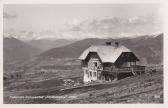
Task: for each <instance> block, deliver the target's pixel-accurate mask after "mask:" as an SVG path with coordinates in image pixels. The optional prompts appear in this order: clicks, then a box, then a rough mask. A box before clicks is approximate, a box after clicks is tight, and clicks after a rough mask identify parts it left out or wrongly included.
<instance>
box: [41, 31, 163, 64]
mask: <svg viewBox="0 0 168 108" xmlns="http://www.w3.org/2000/svg"><path fill="white" fill-rule="evenodd" d="M109 40H111V42H112V43H114V42H116V41H117V42H119V44H122V45H124V46H126V47H127V48H129V49H131V50H132V51H133V52H134V53H135V54H136V55H137V56H138V58H139V59H140V61H141V63H142V64H160V63H161V64H162V62H163V34H159V35H157V36H147V35H144V36H141V37H136V38H121V39H110V38H109V39H98V38H88V39H84V40H80V41H77V42H75V43H72V44H70V45H68V46H63V47H58V48H52V49H50V50H48V51H45V52H44V53H42V54H40V55H38V56H39V57H41V58H78V57H79V56H80V54H81V53H82V52H83V51H84V50H85V49H86V48H88V47H89V46H90V45H100V44H105V42H106V41H109Z"/></svg>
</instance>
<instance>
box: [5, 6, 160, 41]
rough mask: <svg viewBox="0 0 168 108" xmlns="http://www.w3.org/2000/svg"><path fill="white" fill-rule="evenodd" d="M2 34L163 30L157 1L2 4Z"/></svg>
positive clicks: (121, 33) (115, 35) (64, 35)
mask: <svg viewBox="0 0 168 108" xmlns="http://www.w3.org/2000/svg"><path fill="white" fill-rule="evenodd" d="M3 7H4V8H3V11H4V12H3V13H4V15H3V18H4V20H3V26H4V34H5V33H8V34H9V33H10V34H12V33H13V35H15V36H16V37H17V36H18V37H19V38H23V39H27V40H29V39H32V38H35V39H39V38H106V37H112V38H120V37H127V36H128V37H129V36H135V35H145V34H153V33H159V32H162V17H161V16H162V6H161V5H159V4H53V5H51V4H48V5H47V4H27V5H26V4H18V5H16V4H5V5H4V6H3Z"/></svg>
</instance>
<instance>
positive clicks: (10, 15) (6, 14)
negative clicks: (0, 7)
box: [3, 12, 16, 19]
mask: <svg viewBox="0 0 168 108" xmlns="http://www.w3.org/2000/svg"><path fill="white" fill-rule="evenodd" d="M3 18H5V19H14V18H16V15H15V14H9V13H6V12H4V13H3Z"/></svg>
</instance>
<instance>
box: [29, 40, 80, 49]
mask: <svg viewBox="0 0 168 108" xmlns="http://www.w3.org/2000/svg"><path fill="white" fill-rule="evenodd" d="M75 41H77V40H76V39H55V40H54V39H38V40H31V41H28V42H27V43H28V44H29V45H32V46H34V47H36V48H38V49H41V50H42V51H46V50H49V49H51V48H56V47H61V46H66V45H68V44H71V43H73V42H75Z"/></svg>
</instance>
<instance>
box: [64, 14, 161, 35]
mask: <svg viewBox="0 0 168 108" xmlns="http://www.w3.org/2000/svg"><path fill="white" fill-rule="evenodd" d="M161 25H162V23H161V21H159V20H158V18H157V16H152V15H146V16H132V17H129V18H123V17H103V18H95V19H89V18H88V19H85V20H79V19H74V20H72V22H71V23H69V24H68V25H67V26H66V27H65V28H64V29H63V30H62V34H66V35H67V36H70V37H75V36H76V38H78V37H80V38H88V37H89V36H90V37H91V38H92V37H94V36H95V37H94V38H105V37H109V38H121V37H129V36H135V35H145V34H151V33H154V32H162V28H161Z"/></svg>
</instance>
